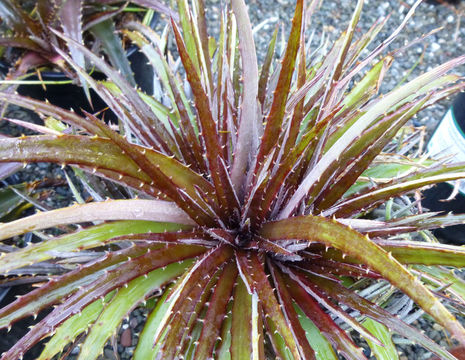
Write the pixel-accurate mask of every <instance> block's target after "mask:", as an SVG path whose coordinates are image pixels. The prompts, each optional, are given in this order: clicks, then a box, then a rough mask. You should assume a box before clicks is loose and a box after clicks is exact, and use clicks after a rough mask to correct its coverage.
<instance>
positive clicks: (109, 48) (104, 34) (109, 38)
mask: <svg viewBox="0 0 465 360" xmlns="http://www.w3.org/2000/svg"><path fill="white" fill-rule="evenodd" d="M90 31H91V32H92V34H93V35H94V36H95V37H96V38H97V39H99V40H100V41H101V42H102V46H103V48H104V50H105V54H106V55H107V56H108V58H109V59H110V62H111V64H112V65H113V67H114V68H115V69H119V70H120V71H121V73H122V74H123V76H124V77H125V78H126V80H127V81H128V82H129V83H130V84H131V85H132V86H136V81H135V80H134V75H133V72H132V70H131V66H130V65H129V62H128V58H127V56H126V52H125V51H124V49H123V47H122V45H121V40H120V38H119V37H118V36H117V35H116V29H115V25H114V22H113V20H105V21H101V22H99V23H98V24H96V25H94V26H92V27H91V28H90ZM82 58H83V59H84V55H82ZM76 63H77V62H76ZM77 65H79V66H81V67H83V66H82V64H80V63H77Z"/></svg>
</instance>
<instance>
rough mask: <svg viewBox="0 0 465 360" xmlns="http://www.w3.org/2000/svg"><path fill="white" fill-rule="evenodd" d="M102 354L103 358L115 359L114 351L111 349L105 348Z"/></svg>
mask: <svg viewBox="0 0 465 360" xmlns="http://www.w3.org/2000/svg"><path fill="white" fill-rule="evenodd" d="M103 356H104V359H105V360H116V355H115V352H114V351H113V350H112V349H109V348H106V349H105V350H104V351H103Z"/></svg>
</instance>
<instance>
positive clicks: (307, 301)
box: [285, 275, 366, 360]
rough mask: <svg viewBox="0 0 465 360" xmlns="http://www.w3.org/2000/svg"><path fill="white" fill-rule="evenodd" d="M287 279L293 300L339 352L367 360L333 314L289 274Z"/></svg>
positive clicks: (355, 358)
mask: <svg viewBox="0 0 465 360" xmlns="http://www.w3.org/2000/svg"><path fill="white" fill-rule="evenodd" d="M285 281H286V284H287V286H286V289H287V290H288V291H289V293H290V294H291V296H292V298H293V300H294V301H295V302H296V304H297V305H298V306H299V307H300V309H302V311H303V312H304V313H305V315H307V317H308V318H309V319H310V320H311V321H312V322H313V323H314V324H315V325H316V327H317V328H318V329H319V330H320V332H321V334H322V335H323V336H325V337H326V338H327V339H328V340H329V341H330V342H331V344H332V345H333V346H334V347H335V348H336V349H337V350H338V352H340V353H342V355H344V356H345V357H346V358H347V359H348V360H361V359H364V360H366V357H365V355H363V351H362V349H360V348H358V347H357V346H356V345H355V344H354V343H353V341H352V339H351V338H350V337H349V336H348V335H347V334H346V332H345V331H344V330H342V329H341V328H340V327H339V326H338V325H336V323H335V322H334V320H333V319H332V318H331V316H330V315H329V314H327V313H326V312H325V311H323V309H322V308H320V306H319V305H318V303H317V302H316V300H315V299H313V298H312V297H311V296H310V295H309V294H308V293H307V292H306V291H305V289H304V288H303V287H302V286H301V285H300V284H299V283H297V282H295V281H293V280H291V279H290V278H289V276H287V275H285Z"/></svg>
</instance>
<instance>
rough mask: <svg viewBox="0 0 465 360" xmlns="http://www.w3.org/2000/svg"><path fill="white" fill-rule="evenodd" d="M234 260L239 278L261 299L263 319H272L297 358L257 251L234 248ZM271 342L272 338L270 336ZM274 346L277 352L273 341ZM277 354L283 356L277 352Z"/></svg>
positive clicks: (276, 346)
mask: <svg viewBox="0 0 465 360" xmlns="http://www.w3.org/2000/svg"><path fill="white" fill-rule="evenodd" d="M236 261H237V266H238V268H239V272H240V274H241V278H242V279H243V281H244V282H245V283H246V285H247V287H248V289H249V293H252V294H253V293H256V294H257V295H258V297H259V298H260V300H261V306H262V307H263V311H264V314H265V321H272V322H273V324H274V326H276V329H277V331H278V332H279V334H280V335H281V336H282V338H283V339H284V342H285V344H286V347H287V349H288V350H289V351H290V352H291V354H292V355H293V356H294V358H296V359H298V358H299V356H300V355H299V349H298V346H297V344H296V343H295V339H294V336H293V335H292V332H291V330H290V329H289V326H288V324H287V321H286V319H285V317H284V314H283V312H282V311H281V308H280V306H279V303H278V301H277V299H276V297H275V295H274V293H273V288H272V287H271V284H270V282H269V281H268V277H267V276H266V273H265V269H264V264H263V263H262V262H261V261H260V259H259V256H258V255H257V253H255V252H252V251H249V252H244V251H242V250H236ZM271 340H272V342H274V341H275V340H274V338H273V337H271ZM274 348H275V350H276V351H278V352H279V346H278V345H277V344H276V343H275V344H274ZM278 356H282V357H283V356H284V355H283V354H278Z"/></svg>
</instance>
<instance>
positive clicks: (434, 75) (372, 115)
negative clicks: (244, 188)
mask: <svg viewBox="0 0 465 360" xmlns="http://www.w3.org/2000/svg"><path fill="white" fill-rule="evenodd" d="M464 62H465V56H461V57H458V58H456V59H453V60H450V61H448V62H446V63H444V64H442V65H439V66H437V67H436V68H434V69H433V70H430V71H429V72H427V73H424V74H422V75H420V76H418V77H417V78H416V79H414V80H412V81H411V82H409V83H407V84H405V85H403V86H402V87H400V88H397V89H394V90H392V91H391V92H389V93H388V94H387V95H386V96H384V97H383V101H381V102H377V103H375V104H374V105H373V106H371V107H370V109H369V110H368V111H367V112H366V113H364V114H363V115H362V116H361V117H360V118H359V119H358V120H357V122H356V123H355V124H354V125H352V126H351V127H350V128H349V129H348V130H347V131H346V132H345V133H344V134H343V135H342V136H341V137H340V138H339V139H338V140H337V141H336V143H334V145H333V146H332V147H331V148H330V149H328V150H327V151H326V153H325V154H324V155H323V156H322V158H321V159H320V160H319V161H318V162H317V163H316V164H315V166H314V167H313V168H312V169H311V170H310V171H309V173H308V174H307V175H306V176H305V178H304V179H303V180H302V181H301V183H300V185H299V187H298V188H297V190H296V191H295V193H294V194H293V195H292V197H291V198H290V199H289V201H288V203H287V204H286V206H285V208H284V209H283V210H282V211H281V212H280V214H279V219H284V218H287V217H289V216H290V215H291V213H292V212H293V211H294V209H295V208H296V207H297V205H298V204H299V203H300V202H301V201H302V199H304V198H305V196H306V195H307V193H308V190H309V189H310V188H311V187H312V186H313V185H314V184H315V183H316V182H318V180H319V179H320V177H321V176H322V175H323V174H324V173H325V172H326V171H328V169H329V168H330V166H331V165H332V164H333V163H334V162H335V161H336V162H337V159H338V158H339V157H340V156H341V154H343V153H344V151H345V149H347V148H348V147H349V146H350V145H351V144H352V143H353V141H354V140H356V139H357V138H358V137H359V135H360V134H361V133H362V132H363V131H364V130H365V129H367V128H368V127H369V126H370V125H371V124H372V123H373V121H375V120H376V119H377V118H378V117H379V116H381V115H383V114H384V113H385V112H386V111H389V110H390V109H391V108H392V107H395V106H397V105H398V104H399V103H401V102H402V101H404V100H405V99H406V98H407V97H409V96H411V95H413V94H416V93H417V92H419V91H420V90H421V89H423V88H424V87H425V86H428V84H430V83H431V82H433V81H435V80H437V79H439V78H440V77H441V76H443V75H444V74H445V73H447V72H448V71H450V70H451V69H453V68H455V67H456V66H458V65H460V64H463V63H464Z"/></svg>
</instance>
